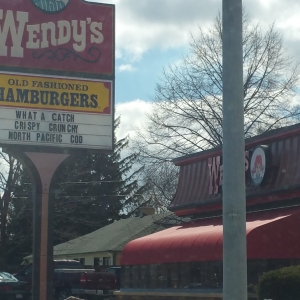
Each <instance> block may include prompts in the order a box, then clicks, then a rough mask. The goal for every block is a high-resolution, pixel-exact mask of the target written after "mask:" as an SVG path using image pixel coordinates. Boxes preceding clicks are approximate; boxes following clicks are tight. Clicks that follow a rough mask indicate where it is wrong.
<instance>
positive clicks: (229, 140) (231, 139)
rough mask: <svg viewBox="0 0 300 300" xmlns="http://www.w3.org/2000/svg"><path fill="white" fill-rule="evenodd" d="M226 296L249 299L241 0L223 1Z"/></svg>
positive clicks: (224, 275) (224, 292)
mask: <svg viewBox="0 0 300 300" xmlns="http://www.w3.org/2000/svg"><path fill="white" fill-rule="evenodd" d="M222 4H223V7H222V12H223V299H224V300H247V253H246V252H247V250H246V195H245V140H244V93H243V47H242V0H223V2H222Z"/></svg>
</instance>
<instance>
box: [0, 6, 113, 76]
mask: <svg viewBox="0 0 300 300" xmlns="http://www.w3.org/2000/svg"><path fill="white" fill-rule="evenodd" d="M114 17H115V16H114V5H108V4H97V3H90V2H85V1H83V0H1V6H0V66H11V67H12V66H14V67H21V68H30V69H46V70H59V71H68V72H72V71H73V72H86V73H92V74H98V75H104V76H111V75H113V74H114Z"/></svg>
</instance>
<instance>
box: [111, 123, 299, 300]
mask: <svg viewBox="0 0 300 300" xmlns="http://www.w3.org/2000/svg"><path fill="white" fill-rule="evenodd" d="M174 164H175V165H176V166H179V167H180V173H179V181H178V187H177V191H176V194H175V196H174V198H173V201H172V203H171V205H170V207H169V209H170V210H171V211H172V212H174V213H175V214H176V215H177V216H179V217H188V218H186V219H187V220H191V221H188V222H184V223H182V224H180V225H177V226H174V227H171V228H168V229H166V230H163V231H160V232H157V233H154V234H151V235H148V236H145V237H142V238H139V239H136V240H133V241H131V242H129V243H128V244H127V245H126V246H125V248H124V250H123V252H122V257H121V265H122V285H121V291H120V292H118V293H116V297H117V299H126V300H131V299H136V300H137V299H161V300H162V299H210V300H213V299H221V298H222V272H223V271H222V256H223V248H222V247H223V245H222V242H223V226H222V181H223V166H222V149H221V147H218V148H214V149H210V150H207V151H202V152H200V153H195V154H192V155H187V156H184V157H180V158H178V159H175V160H174ZM245 175H246V176H245V177H246V204H247V214H246V220H247V223H246V232H247V261H248V266H247V268H248V271H247V272H248V287H249V295H250V298H251V297H253V298H254V299H255V293H254V290H253V286H255V285H256V284H257V282H258V278H259V276H260V275H261V274H262V273H264V272H266V271H268V270H272V269H277V268H281V267H284V266H290V265H297V264H300V124H296V125H293V126H289V127H285V128H280V129H276V130H272V131H269V132H267V133H264V134H261V135H258V136H255V137H252V138H249V139H247V140H246V141H245ZM239 200H240V199H236V201H239ZM232 251H234V249H233V250H232ZM252 292H253V293H252Z"/></svg>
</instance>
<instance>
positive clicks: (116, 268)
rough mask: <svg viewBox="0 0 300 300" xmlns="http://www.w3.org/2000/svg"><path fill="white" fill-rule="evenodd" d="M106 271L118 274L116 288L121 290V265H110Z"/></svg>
mask: <svg viewBox="0 0 300 300" xmlns="http://www.w3.org/2000/svg"><path fill="white" fill-rule="evenodd" d="M105 272H107V273H112V274H114V275H115V276H116V289H117V290H119V289H120V288H121V267H110V268H108V269H107V270H106V271H105Z"/></svg>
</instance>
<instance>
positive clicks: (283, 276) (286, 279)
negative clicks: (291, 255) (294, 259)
mask: <svg viewBox="0 0 300 300" xmlns="http://www.w3.org/2000/svg"><path fill="white" fill-rule="evenodd" d="M257 292H258V299H259V300H264V299H272V300H299V299H300V266H293V267H286V268H282V269H278V270H274V271H269V272H267V273H264V274H263V275H262V276H261V277H260V278H259V283H258V289H257Z"/></svg>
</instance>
